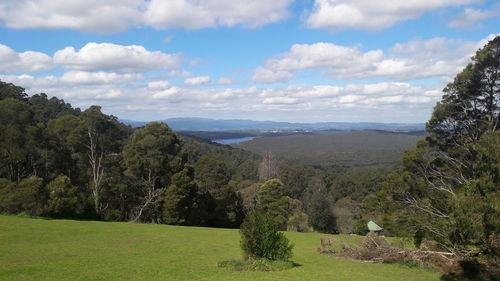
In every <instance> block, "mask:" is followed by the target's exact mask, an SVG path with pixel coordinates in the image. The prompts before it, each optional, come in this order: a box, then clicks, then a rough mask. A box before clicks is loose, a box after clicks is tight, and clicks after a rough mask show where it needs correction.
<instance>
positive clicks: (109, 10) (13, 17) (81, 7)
mask: <svg viewBox="0 0 500 281" xmlns="http://www.w3.org/2000/svg"><path fill="white" fill-rule="evenodd" d="M145 4H146V3H145V2H144V0H71V1H54V0H37V1H32V0H3V1H1V3H0V21H3V22H4V24H5V26H7V27H9V28H15V29H75V30H80V31H92V32H98V33H112V32H119V31H124V30H126V29H128V28H129V27H131V26H138V25H140V24H141V23H140V19H141V18H142V11H143V10H144V9H145Z"/></svg>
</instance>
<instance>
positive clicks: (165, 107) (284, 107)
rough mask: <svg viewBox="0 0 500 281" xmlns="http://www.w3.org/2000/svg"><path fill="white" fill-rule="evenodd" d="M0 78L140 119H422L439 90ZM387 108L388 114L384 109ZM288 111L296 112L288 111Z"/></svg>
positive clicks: (398, 86) (387, 85)
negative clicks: (80, 82)
mask: <svg viewBox="0 0 500 281" xmlns="http://www.w3.org/2000/svg"><path fill="white" fill-rule="evenodd" d="M0 80H2V81H6V82H11V83H14V84H17V85H20V86H22V87H25V88H26V89H27V92H28V93H30V94H34V93H40V92H45V93H47V94H49V95H55V96H58V97H59V98H64V99H65V100H66V101H68V102H71V103H72V104H74V105H75V106H79V107H84V108H85V107H88V106H90V105H92V104H100V105H102V106H103V109H104V110H105V112H108V113H110V114H114V115H117V116H119V117H121V118H128V119H142V120H144V119H150V120H157V119H161V118H165V117H173V116H193V112H196V115H198V116H208V117H210V116H211V117H213V114H214V112H217V116H218V118H223V117H224V116H227V117H228V118H242V117H246V118H250V119H259V116H265V118H267V119H280V118H285V119H286V118H288V119H295V120H291V121H304V120H303V118H312V119H310V121H334V120H338V118H347V121H354V120H360V121H386V122H387V121H394V119H393V118H394V116H398V118H400V116H406V117H405V118H407V119H402V117H401V119H399V121H403V120H410V121H411V120H413V121H416V120H417V121H425V120H426V119H427V118H428V116H429V114H430V111H431V110H432V106H433V105H434V104H435V102H436V101H437V100H439V98H440V95H441V91H440V89H439V87H438V88H436V87H430V86H416V85H412V84H410V83H401V82H382V83H371V84H348V85H345V86H333V85H316V86H309V85H287V86H283V87H274V88H271V87H269V88H258V87H255V86H252V87H247V88H227V89H224V90H222V91H221V90H220V89H215V88H208V89H206V88H197V87H181V86H176V85H172V84H170V83H169V82H167V81H165V80H161V79H158V80H153V81H150V82H144V83H140V82H136V83H133V84H126V83H123V84H120V83H116V84H114V83H112V84H109V83H106V82H104V81H103V82H102V83H101V84H98V83H94V84H89V83H84V84H75V83H72V84H70V83H65V82H62V81H61V80H62V77H55V76H45V77H34V76H30V75H17V76H15V75H0ZM131 111H133V112H131ZM388 111H390V112H391V114H387V112H388ZM290 112H300V114H299V115H297V114H295V115H293V116H292V115H289V114H290ZM373 112H377V113H378V114H382V113H383V114H385V115H383V116H386V117H387V118H389V119H371V117H368V116H371V115H370V114H374V113H373ZM410 112H411V114H409V113H410ZM224 114H227V115H224ZM137 116H141V117H137ZM367 118H368V119H367ZM375 118H382V117H380V116H379V117H377V116H375ZM390 118H392V120H391V119H390ZM313 119H314V120H313ZM415 119H416V120H415Z"/></svg>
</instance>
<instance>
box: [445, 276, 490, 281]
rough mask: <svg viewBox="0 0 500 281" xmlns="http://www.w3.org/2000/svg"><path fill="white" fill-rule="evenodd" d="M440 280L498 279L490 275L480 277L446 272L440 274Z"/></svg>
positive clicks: (479, 280)
mask: <svg viewBox="0 0 500 281" xmlns="http://www.w3.org/2000/svg"><path fill="white" fill-rule="evenodd" d="M440 280H441V281H500V278H499V277H495V276H490V277H489V278H480V277H473V276H469V277H467V276H460V275H455V274H446V275H443V276H441V278H440Z"/></svg>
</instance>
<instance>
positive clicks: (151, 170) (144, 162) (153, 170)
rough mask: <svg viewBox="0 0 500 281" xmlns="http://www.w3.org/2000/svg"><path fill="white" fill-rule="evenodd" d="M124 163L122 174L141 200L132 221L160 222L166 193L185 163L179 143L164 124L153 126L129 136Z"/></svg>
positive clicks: (154, 124)
mask: <svg viewBox="0 0 500 281" xmlns="http://www.w3.org/2000/svg"><path fill="white" fill-rule="evenodd" d="M123 159H124V162H125V166H126V168H127V169H126V171H125V173H126V174H127V176H129V177H130V178H131V179H132V181H133V182H134V183H135V184H136V185H137V186H138V189H139V193H140V197H141V200H140V201H141V203H140V204H139V206H137V207H136V214H135V216H134V217H133V219H132V220H133V221H143V220H151V221H160V220H161V205H162V204H161V202H162V200H163V197H164V194H165V191H166V189H167V187H168V186H169V185H170V183H171V179H172V176H173V175H174V174H175V173H177V172H179V171H181V170H182V169H183V168H184V164H185V162H186V154H185V153H184V151H183V149H182V143H181V141H180V140H179V138H178V137H177V135H176V134H175V133H174V132H173V131H172V129H170V128H169V127H168V126H167V125H166V124H165V123H160V122H152V123H149V124H147V125H146V126H145V127H144V128H141V129H138V130H136V131H135V132H134V133H133V134H132V136H131V137H130V139H129V141H128V143H127V144H126V145H125V147H124V149H123Z"/></svg>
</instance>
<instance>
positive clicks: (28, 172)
mask: <svg viewBox="0 0 500 281" xmlns="http://www.w3.org/2000/svg"><path fill="white" fill-rule="evenodd" d="M36 129H37V128H36V127H35V126H34V122H33V111H32V110H31V108H30V107H29V105H28V104H26V103H24V102H21V101H19V100H16V99H13V98H8V99H4V100H1V101H0V132H2V133H1V134H0V176H1V177H7V178H8V179H10V180H11V181H16V182H20V181H21V179H23V178H25V177H28V176H32V175H35V174H36V171H35V170H34V169H33V165H32V163H33V161H34V160H33V158H32V157H30V156H32V153H31V152H32V151H33V149H34V146H35V144H36V142H34V139H33V134H34V132H35V130H36Z"/></svg>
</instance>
